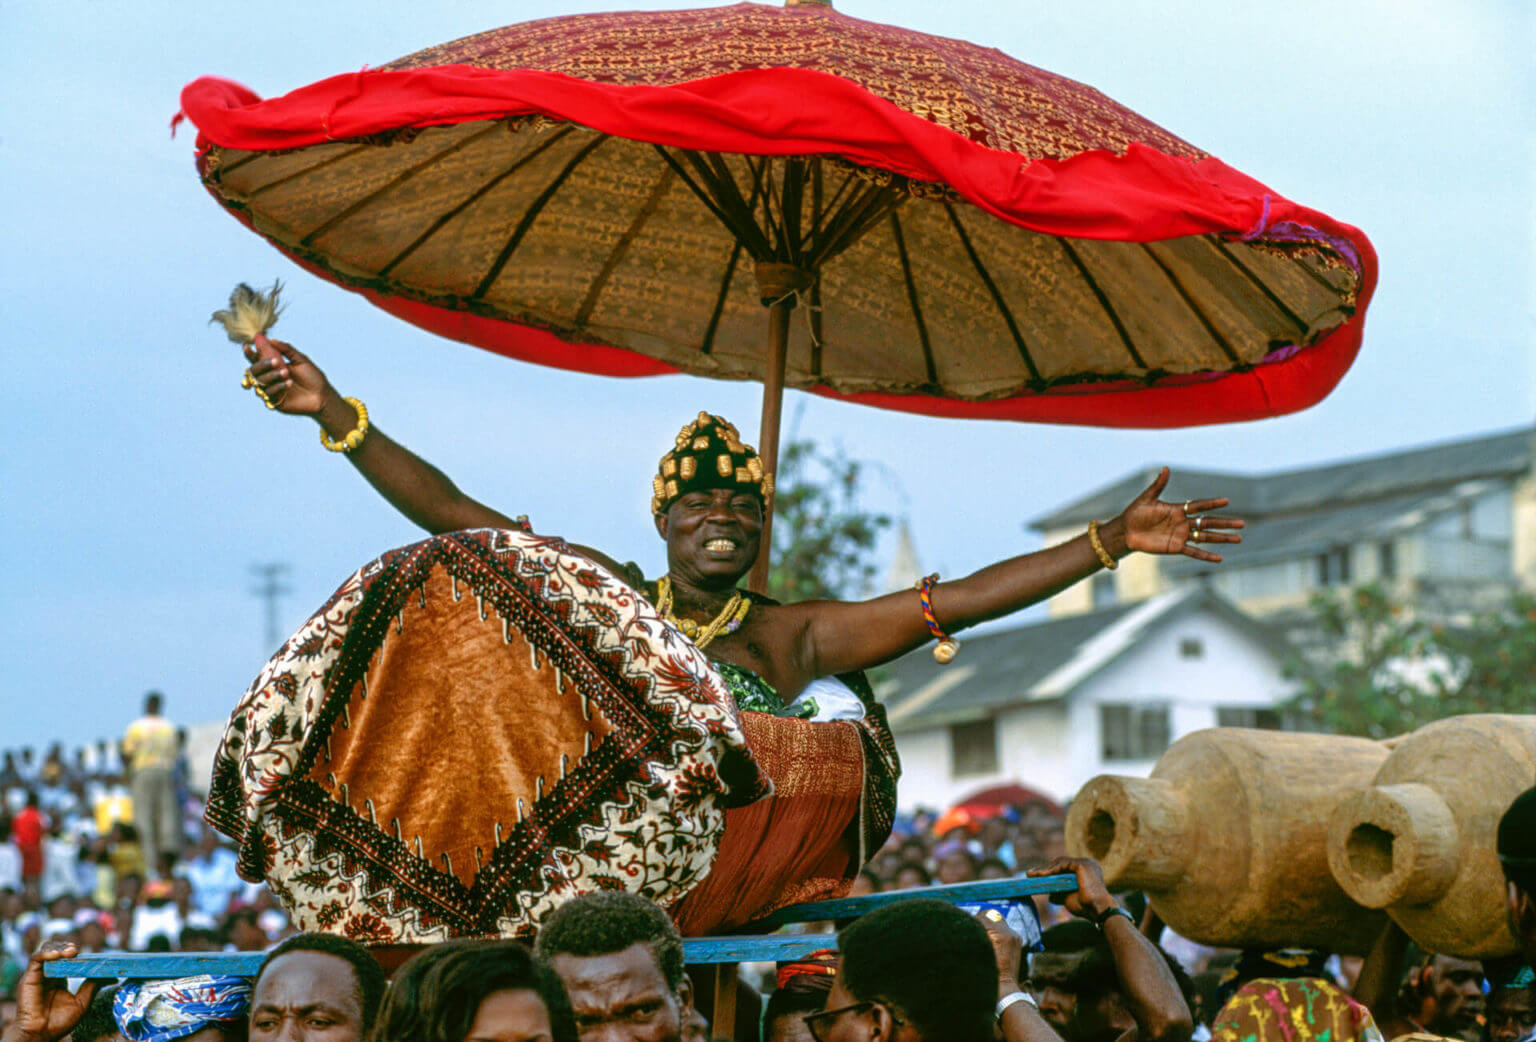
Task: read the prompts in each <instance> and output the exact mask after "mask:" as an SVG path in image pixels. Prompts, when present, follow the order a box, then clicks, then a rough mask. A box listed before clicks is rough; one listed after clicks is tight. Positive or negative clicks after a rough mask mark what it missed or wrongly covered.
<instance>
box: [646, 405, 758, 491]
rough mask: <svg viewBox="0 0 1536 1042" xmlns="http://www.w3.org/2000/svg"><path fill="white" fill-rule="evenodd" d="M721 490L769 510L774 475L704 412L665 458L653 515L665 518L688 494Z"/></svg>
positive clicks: (654, 486)
mask: <svg viewBox="0 0 1536 1042" xmlns="http://www.w3.org/2000/svg"><path fill="white" fill-rule="evenodd" d="M717 488H729V489H741V490H743V491H746V492H751V493H753V494H754V495H756V496H758V497H759V498H760V499H762V501H763V505H764V506H765V507H766V506H767V505H768V503H769V501H770V500H771V499H773V475H772V474H769V473H767V472H766V471H764V470H763V461H762V460H761V459H760V458H759V457H758V455H757V450H755V449H754V448H752V446H750V445H743V444H742V441H741V434H740V433H739V432H738V431H737V430H736V428H735V427H734V426H732V425H731V424H730V423H729V422H727V421H726V420H724V419H723V418H721V417H719V416H711V415H710V414H709V413H707V412H701V413H699V418H698V419H696V420H694V421H693V422H692V423H690V424H688V425H687V426H686V427H684V428H683V429H682V430H681V431H679V432H678V435H677V444H676V447H675V448H674V449H673V450H672V451H671V452H669V453H667V454H666V455H665V456H663V457H661V463H660V466H659V468H658V473H657V474H656V476H655V477H653V478H652V479H651V513H653V514H665V513H666V512H667V508H668V507H670V506H671V505H672V504H673V503H674V502H676V500H677V498H678V497H679V496H682V495H684V494H685V493H688V492H695V491H698V490H701V489H717Z"/></svg>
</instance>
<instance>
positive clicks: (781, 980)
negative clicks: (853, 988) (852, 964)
mask: <svg viewBox="0 0 1536 1042" xmlns="http://www.w3.org/2000/svg"><path fill="white" fill-rule="evenodd" d="M837 964H838V954H837V952H836V951H834V950H833V949H831V948H818V949H817V950H816V951H814V952H811V954H809V955H806V956H804V957H802V958H799V959H796V960H794V961H793V962H781V963H779V965H778V973H777V974H776V978H777V984H778V986H779V987H780V988H794V989H796V990H801V991H823V992H825V991H831V990H832V978H833V977H836V976H837Z"/></svg>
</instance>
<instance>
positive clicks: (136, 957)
mask: <svg viewBox="0 0 1536 1042" xmlns="http://www.w3.org/2000/svg"><path fill="white" fill-rule="evenodd" d="M264 958H266V952H97V953H94V954H91V955H80V956H76V957H75V958H73V959H60V960H58V961H57V962H50V963H46V964H45V965H44V966H43V974H44V976H48V977H85V978H87V979H90V980H115V979H116V978H118V977H127V978H129V979H130V980H164V979H167V978H171V977H195V976H197V975H198V974H200V973H228V974H232V975H234V976H236V977H254V976H256V971H257V969H259V968H260V966H261V960H262V959H264Z"/></svg>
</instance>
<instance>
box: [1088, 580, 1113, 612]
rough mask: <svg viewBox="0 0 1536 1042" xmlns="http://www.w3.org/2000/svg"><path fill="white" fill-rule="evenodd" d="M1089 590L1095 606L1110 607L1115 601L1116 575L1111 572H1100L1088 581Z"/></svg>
mask: <svg viewBox="0 0 1536 1042" xmlns="http://www.w3.org/2000/svg"><path fill="white" fill-rule="evenodd" d="M1088 591H1089V594H1090V596H1091V597H1092V598H1093V606H1094V607H1095V608H1108V607H1109V606H1110V605H1112V604H1114V603H1115V577H1114V574H1113V573H1111V572H1098V573H1096V574H1095V575H1094V577H1093V578H1092V579H1090V580H1089V581H1088Z"/></svg>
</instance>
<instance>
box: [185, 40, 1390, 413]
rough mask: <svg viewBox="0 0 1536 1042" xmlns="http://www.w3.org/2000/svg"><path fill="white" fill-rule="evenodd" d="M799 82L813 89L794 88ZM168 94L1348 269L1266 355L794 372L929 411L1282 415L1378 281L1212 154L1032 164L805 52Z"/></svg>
mask: <svg viewBox="0 0 1536 1042" xmlns="http://www.w3.org/2000/svg"><path fill="white" fill-rule="evenodd" d="M811 98H814V100H815V104H814V105H810V104H807V103H806V99H811ZM181 106H182V113H181V114H184V115H185V116H186V117H188V118H190V119H192V121H193V122H194V123H195V124H196V125H197V127H198V131H199V133H198V141H197V147H198V152H199V156H200V161H201V156H202V155H203V153H205V152H206V150H207V148H208V147H209V146H210V145H215V144H216V145H219V146H222V147H225V148H235V149H242V150H252V151H256V150H287V149H294V148H301V147H304V146H307V145H314V144H320V143H323V142H327V141H336V140H342V139H353V138H360V137H367V136H370V135H376V134H383V133H388V132H393V131H399V130H401V129H404V128H411V127H418V128H419V127H427V126H438V125H450V124H455V123H461V122H470V121H476V120H492V119H508V118H516V117H522V116H529V115H543V116H546V117H549V118H551V119H557V120H564V121H569V122H572V123H576V124H578V125H581V126H585V127H590V128H592V129H594V130H598V131H600V132H602V133H606V134H611V135H614V136H618V137H624V138H629V139H632V140H637V141H645V142H650V143H654V144H660V145H666V146H671V147H677V148H687V149H696V150H702V151H719V152H734V153H746V154H754V155H776V156H804V155H834V156H838V157H841V158H843V159H846V160H849V161H851V162H854V163H857V164H860V165H864V166H870V167H875V168H878V169H883V170H889V171H891V172H893V173H896V174H900V175H902V176H905V177H909V178H912V179H914V180H917V181H927V182H936V183H939V184H944V185H947V186H949V187H950V188H951V189H953V190H954V191H955V192H956V193H957V194H958V195H959V196H960V197H961V198H963V199H965V200H966V201H967V202H969V203H971V204H973V205H975V206H977V207H979V208H981V209H983V210H985V211H987V212H989V213H991V214H993V215H994V216H996V217H998V218H1000V219H1002V220H1005V221H1009V222H1010V223H1013V224H1016V225H1019V226H1021V227H1025V228H1029V229H1032V230H1034V231H1039V232H1045V233H1048V234H1053V235H1062V236H1072V237H1079V238H1088V239H1105V240H1113V241H1125V242H1152V241H1157V240H1160V239H1169V238H1175V237H1179V236H1185V235H1201V234H1217V235H1222V236H1224V237H1227V238H1230V239H1237V240H1243V241H1252V240H1263V241H1273V242H1277V243H1298V242H1312V243H1318V244H1320V245H1326V246H1327V247H1328V248H1330V249H1331V250H1332V252H1333V253H1334V254H1335V255H1336V256H1337V257H1338V258H1339V259H1340V261H1342V262H1343V263H1344V264H1346V265H1347V266H1349V267H1350V268H1351V269H1353V270H1354V271H1355V272H1356V274H1357V275H1358V277H1359V290H1358V293H1357V294H1356V299H1355V302H1354V308H1355V310H1354V313H1353V315H1352V317H1350V318H1349V319H1348V320H1347V321H1346V322H1344V323H1343V324H1341V325H1340V326H1339V327H1337V328H1336V329H1334V330H1333V331H1332V332H1331V333H1329V334H1328V335H1327V336H1325V337H1323V338H1322V339H1320V340H1319V341H1318V342H1316V343H1314V344H1311V345H1305V346H1297V347H1294V348H1290V349H1286V350H1281V351H1278V352H1275V353H1273V354H1271V355H1270V356H1269V358H1267V359H1265V361H1264V362H1262V363H1260V364H1258V365H1256V366H1253V367H1252V368H1250V369H1247V370H1245V371H1239V372H1232V373H1207V374H1187V375H1178V376H1166V377H1162V378H1159V379H1158V380H1157V381H1156V383H1154V384H1151V385H1148V384H1146V383H1142V382H1140V381H1134V380H1125V381H1111V382H1098V383H1088V384H1076V385H1069V386H1063V387H1059V388H1052V389H1051V390H1048V391H1044V392H1039V393H1027V394H1021V395H1019V396H1016V397H1011V398H1006V399H999V400H994V401H982V402H972V401H963V400H958V399H949V398H940V397H936V396H925V395H898V394H889V393H880V392H866V393H857V394H839V393H837V392H835V391H832V390H830V389H827V388H811V390H813V391H815V393H818V394H823V395H825V396H827V397H830V398H837V399H841V400H845V401H854V402H860V403H863V404H868V405H875V406H878V407H881V408H886V409H896V410H901V411H906V412H915V413H921V414H925V415H930V416H948V417H957V418H966V419H1007V420H1030V421H1036V422H1050V423H1080V424H1093V425H1097V426H1123V427H1177V426H1186V425H1191V424H1208V423H1226V422H1236V421H1240V420H1250V419H1259V418H1263V417H1267V416H1275V415H1280V414H1284V413H1288V412H1295V411H1297V410H1300V409H1304V408H1307V407H1309V406H1311V405H1313V404H1316V403H1317V402H1318V401H1320V400H1321V399H1322V398H1323V397H1324V396H1326V395H1327V394H1328V392H1329V391H1331V390H1332V389H1333V387H1334V386H1335V385H1336V384H1337V383H1338V381H1339V380H1340V379H1341V378H1342V377H1343V375H1344V373H1345V371H1347V370H1348V368H1349V366H1350V364H1351V363H1352V362H1353V361H1354V357H1355V355H1356V353H1357V352H1358V351H1359V348H1360V341H1361V336H1362V333H1363V327H1364V318H1365V311H1366V308H1367V306H1368V304H1369V302H1370V299H1371V296H1372V294H1373V293H1374V291H1375V288H1376V279H1377V260H1376V253H1375V250H1374V249H1372V247H1371V244H1370V241H1369V240H1368V239H1367V238H1366V237H1365V235H1364V233H1363V232H1361V231H1360V230H1359V229H1357V228H1355V227H1353V226H1351V225H1347V224H1344V223H1342V222H1339V221H1335V220H1334V219H1333V218H1331V217H1329V216H1327V215H1326V214H1323V213H1320V212H1318V211H1316V210H1312V209H1310V208H1307V207H1304V206H1301V205H1299V204H1297V203H1293V202H1291V201H1290V200H1288V199H1285V198H1284V197H1282V196H1280V195H1277V194H1276V193H1274V192H1273V191H1271V190H1270V189H1268V188H1267V187H1265V186H1264V185H1263V184H1261V183H1260V182H1258V181H1256V180H1254V179H1253V178H1250V177H1248V176H1246V175H1245V174H1242V173H1240V172H1239V171H1237V170H1234V169H1232V168H1231V167H1229V166H1227V165H1226V164H1225V163H1222V162H1221V161H1220V160H1218V159H1214V158H1205V159H1200V160H1196V161H1190V160H1188V159H1184V158H1176V157H1172V156H1168V155H1165V154H1163V153H1161V152H1159V151H1157V150H1155V149H1152V148H1149V147H1146V146H1143V145H1139V144H1134V143H1133V144H1132V145H1130V146H1129V147H1128V148H1127V149H1126V151H1125V153H1124V154H1123V155H1119V154H1115V153H1112V152H1108V151H1102V150H1095V151H1089V152H1084V153H1081V154H1079V155H1076V156H1073V157H1071V158H1068V159H1064V160H1052V159H1040V160H1035V161H1033V162H1029V161H1025V160H1023V159H1021V157H1019V156H1017V155H1015V154H1013V153H1009V152H1005V151H1000V150H998V149H993V148H989V147H987V146H985V145H981V144H978V143H976V142H973V141H970V140H968V139H967V138H965V137H962V136H961V135H959V134H956V133H955V132H953V131H951V130H948V129H946V128H944V127H941V126H938V125H936V124H934V123H931V122H929V121H928V120H925V119H923V118H922V117H920V116H915V115H912V114H910V113H908V112H906V111H904V110H902V109H900V108H898V107H897V106H896V105H894V104H892V103H891V102H889V101H886V100H885V99H883V98H880V97H877V96H875V95H873V94H870V93H869V92H867V91H865V90H864V89H863V88H861V87H859V86H857V85H855V84H853V83H851V82H849V81H847V80H844V79H841V78H840V77H837V76H832V75H828V74H826V73H821V72H816V71H812V70H806V69H793V68H775V69H749V70H744V71H741V72H735V73H729V74H726V75H722V76H713V77H708V78H705V79H700V80H693V81H690V82H687V83H681V84H675V85H672V86H617V85H612V84H604V83H593V82H589V81H586V80H580V79H574V78H572V77H569V76H565V75H562V74H559V73H550V72H541V71H537V70H527V69H519V70H511V71H495V70H486V69H480V68H475V67H470V66H439V67H433V68H425V69H415V70H410V71H387V70H374V71H363V72H355V73H348V74H344V75H340V76H333V77H330V78H328V79H324V80H321V81H319V82H317V83H314V84H311V85H309V86H306V87H302V88H300V89H298V90H296V91H293V92H291V93H289V94H286V95H283V96H282V97H279V98H273V99H271V100H268V101H262V100H261V99H260V98H259V97H258V96H257V95H256V94H254V93H253V92H252V91H250V90H249V89H247V88H245V87H243V86H241V85H239V84H237V83H233V82H231V81H229V80H224V79H219V78H216V77H203V78H201V79H198V80H195V81H193V82H192V83H190V84H188V85H187V87H186V88H184V89H183V91H182V94H181ZM178 118H180V114H179V116H178ZM280 248H281V247H280ZM284 252H285V253H288V255H289V256H293V255H292V254H291V253H289V251H287V250H285V251H284ZM293 259H295V260H296V261H298V262H299V263H301V264H303V266H304V267H306V268H308V269H309V270H311V271H313V272H315V273H316V274H319V275H321V276H322V277H324V278H326V279H328V280H330V281H333V282H337V283H338V284H341V285H344V286H346V288H348V289H353V290H354V291H356V292H361V293H362V294H363V295H364V296H365V297H367V298H368V299H369V300H370V301H372V302H373V303H374V304H376V305H378V306H379V307H381V308H383V309H384V310H386V311H388V312H390V313H391V314H394V315H396V316H398V317H400V318H403V319H405V320H406V321H409V322H411V323H413V324H415V325H418V326H421V327H422V328H424V329H427V330H429V331H430V332H433V333H437V334H439V335H441V336H445V337H448V338H450V339H454V340H462V341H464V342H466V343H471V344H474V345H475V346H478V347H482V348H485V349H487V350H491V351H495V352H497V353H499V354H504V355H507V356H509V357H512V358H517V359H521V360H524V361H529V362H536V363H539V364H543V365H550V366H554V367H557V368H563V369H577V370H581V371H585V372H592V373H597V374H600V375H609V376H654V375H662V374H667V373H672V372H675V371H676V370H675V369H673V368H672V367H671V366H668V365H665V364H664V363H660V362H657V361H656V360H654V359H651V358H648V357H645V356H643V355H640V354H638V353H635V352H631V351H627V350H624V349H621V348H615V347H611V346H608V345H604V344H572V343H571V342H570V341H568V340H565V339H563V338H561V337H559V336H557V335H555V334H554V333H552V332H550V331H548V330H543V329H537V328H533V327H529V326H521V325H514V324H511V323H507V322H503V321H499V320H496V319H491V318H485V317H481V316H476V315H472V314H467V313H463V312H457V311H452V310H448V309H445V308H440V307H437V306H434V305H431V304H426V303H423V302H419V301H413V300H409V299H407V298H404V297H398V296H384V295H382V294H379V293H377V292H374V291H370V290H367V289H364V288H359V287H356V286H350V285H346V284H345V283H343V282H342V281H341V280H340V279H338V278H337V277H336V276H335V275H334V274H332V273H330V272H327V271H325V270H322V269H320V268H318V267H317V266H315V265H313V264H309V263H306V262H304V261H303V260H302V259H300V258H298V257H294V258H293Z"/></svg>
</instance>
